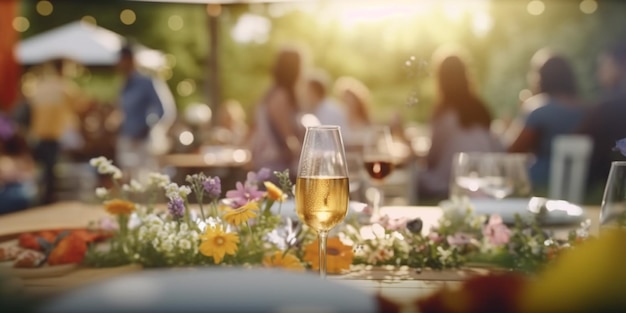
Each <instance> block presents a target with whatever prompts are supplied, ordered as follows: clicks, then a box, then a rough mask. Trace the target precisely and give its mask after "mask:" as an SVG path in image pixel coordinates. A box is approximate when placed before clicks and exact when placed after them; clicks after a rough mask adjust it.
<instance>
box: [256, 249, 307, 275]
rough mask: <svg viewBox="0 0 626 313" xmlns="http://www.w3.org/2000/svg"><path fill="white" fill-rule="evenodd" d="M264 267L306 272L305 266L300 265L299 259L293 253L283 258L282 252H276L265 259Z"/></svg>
mask: <svg viewBox="0 0 626 313" xmlns="http://www.w3.org/2000/svg"><path fill="white" fill-rule="evenodd" d="M263 266H265V267H278V268H284V269H287V270H293V271H299V272H300V271H304V266H303V265H302V263H300V260H299V259H298V257H296V256H295V255H293V254H291V253H287V254H285V255H284V256H283V252H282V251H276V252H275V253H274V254H272V255H266V256H265V257H264V258H263Z"/></svg>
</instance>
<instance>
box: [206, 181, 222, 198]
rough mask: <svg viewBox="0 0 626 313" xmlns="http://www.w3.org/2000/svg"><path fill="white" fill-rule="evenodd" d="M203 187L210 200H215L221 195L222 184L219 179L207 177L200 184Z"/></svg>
mask: <svg viewBox="0 0 626 313" xmlns="http://www.w3.org/2000/svg"><path fill="white" fill-rule="evenodd" d="M202 185H203V186H204V191H206V193H207V194H208V195H209V198H211V199H217V198H219V197H220V195H221V194H222V182H221V180H220V178H219V177H217V176H215V177H207V179H206V180H205V181H204V182H202Z"/></svg>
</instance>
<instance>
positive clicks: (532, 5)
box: [526, 0, 546, 15]
mask: <svg viewBox="0 0 626 313" xmlns="http://www.w3.org/2000/svg"><path fill="white" fill-rule="evenodd" d="M545 9H546V5H545V4H544V3H543V1H540V0H533V1H531V2H528V5H527V6H526V10H527V11H528V13H529V14H530V15H541V14H542V13H543V11H545Z"/></svg>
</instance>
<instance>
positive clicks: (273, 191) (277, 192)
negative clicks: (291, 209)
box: [263, 181, 287, 202]
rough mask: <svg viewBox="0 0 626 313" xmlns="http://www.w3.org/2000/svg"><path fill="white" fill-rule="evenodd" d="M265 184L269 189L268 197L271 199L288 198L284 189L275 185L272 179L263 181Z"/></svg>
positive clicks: (282, 199) (279, 200)
mask: <svg viewBox="0 0 626 313" xmlns="http://www.w3.org/2000/svg"><path fill="white" fill-rule="evenodd" d="M263 184H264V185H265V189H266V190H267V197H268V198H269V199H271V200H274V201H278V202H283V201H285V199H287V195H286V194H284V193H283V191H282V190H281V189H280V188H278V186H276V185H274V183H272V182H270V181H266V182H264V183H263Z"/></svg>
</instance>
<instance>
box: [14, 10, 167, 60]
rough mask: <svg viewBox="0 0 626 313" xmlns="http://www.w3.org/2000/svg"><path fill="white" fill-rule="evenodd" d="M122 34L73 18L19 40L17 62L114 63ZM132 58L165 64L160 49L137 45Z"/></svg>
mask: <svg viewBox="0 0 626 313" xmlns="http://www.w3.org/2000/svg"><path fill="white" fill-rule="evenodd" d="M123 44H124V37H122V36H121V35H119V34H117V33H114V32H112V31H110V30H108V29H105V28H102V27H99V26H96V25H93V24H90V23H86V22H81V21H76V22H72V23H69V24H66V25H63V26H60V27H57V28H54V29H51V30H49V31H46V32H43V33H40V34H37V35H35V36H32V37H30V38H27V39H24V40H22V41H21V42H20V43H19V44H18V45H17V47H16V51H15V53H16V56H17V60H18V62H20V63H21V64H23V65H31V64H39V63H42V62H45V61H48V60H51V59H58V58H64V59H70V60H73V61H76V62H78V63H81V64H83V65H96V66H97V65H99V66H109V65H114V64H116V63H117V61H118V57H119V56H118V53H119V51H120V49H121V47H122V45H123ZM135 51H136V53H135V59H136V61H137V64H138V65H139V66H141V67H145V68H150V69H158V68H160V67H162V66H164V65H165V57H164V55H163V53H161V52H160V51H157V50H152V49H149V48H146V47H145V46H142V45H137V46H136V50H135Z"/></svg>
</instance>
